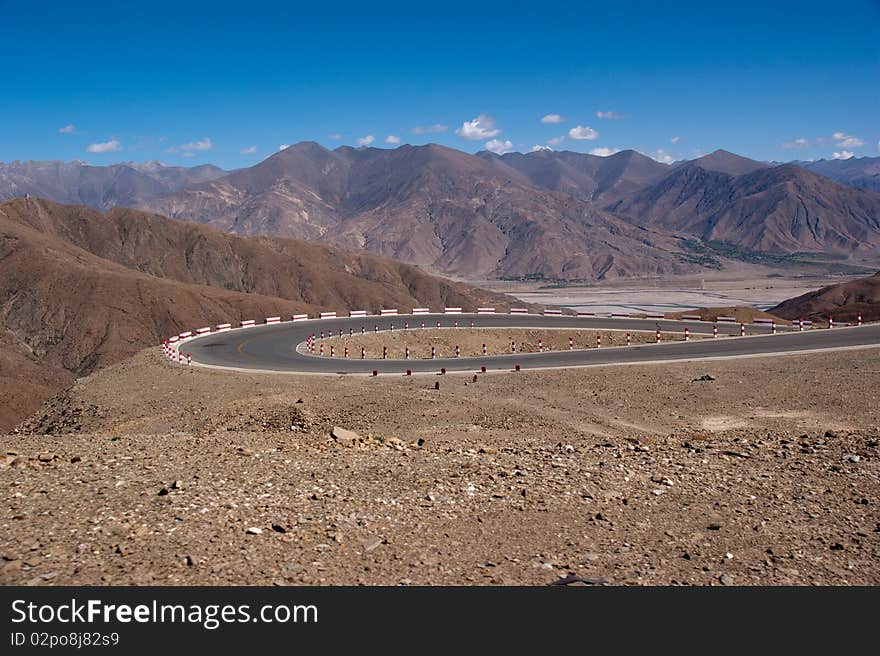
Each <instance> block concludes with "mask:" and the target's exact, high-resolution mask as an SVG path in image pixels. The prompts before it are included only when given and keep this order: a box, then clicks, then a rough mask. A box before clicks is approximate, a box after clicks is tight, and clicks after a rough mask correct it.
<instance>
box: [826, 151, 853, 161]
mask: <svg viewBox="0 0 880 656" xmlns="http://www.w3.org/2000/svg"><path fill="white" fill-rule="evenodd" d="M850 157H855V153H854V152H852V151H850V150H842V151H841V152H839V153H831V159H849V158H850Z"/></svg>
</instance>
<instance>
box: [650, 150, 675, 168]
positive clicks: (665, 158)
mask: <svg viewBox="0 0 880 656" xmlns="http://www.w3.org/2000/svg"><path fill="white" fill-rule="evenodd" d="M647 155H648V157H650V158H651V159H653V160H657V161H658V162H661V163H663V164H672V163H673V162H674V161H675V158H674V157H673V156H672V155H670V154H669V153H667V152H666V151H665V150H663V149H662V148H658V149H657V150H655V151H654V152H653V153H647Z"/></svg>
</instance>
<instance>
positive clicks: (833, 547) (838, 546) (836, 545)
mask: <svg viewBox="0 0 880 656" xmlns="http://www.w3.org/2000/svg"><path fill="white" fill-rule="evenodd" d="M829 548H830V549H831V551H843V545H842V544H840V542H835V543H834V544H832V545H831V547H829Z"/></svg>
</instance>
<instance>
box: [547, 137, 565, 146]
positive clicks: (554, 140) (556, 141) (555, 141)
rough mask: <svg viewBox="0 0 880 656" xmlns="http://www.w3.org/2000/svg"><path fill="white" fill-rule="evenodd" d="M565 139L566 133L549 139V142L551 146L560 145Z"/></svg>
mask: <svg viewBox="0 0 880 656" xmlns="http://www.w3.org/2000/svg"><path fill="white" fill-rule="evenodd" d="M563 141H565V135H560V136H558V137H553V138H552V139H547V143H548V144H550V145H551V146H558V145H559V144H561V143H562V142H563Z"/></svg>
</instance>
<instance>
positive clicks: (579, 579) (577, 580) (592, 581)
mask: <svg viewBox="0 0 880 656" xmlns="http://www.w3.org/2000/svg"><path fill="white" fill-rule="evenodd" d="M607 584H608V579H603V578H588V577H585V576H575V575H573V574H569V575H568V576H563V577H562V578H560V579H556V580H555V581H553V582H551V583H550V584H549V585H607Z"/></svg>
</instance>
